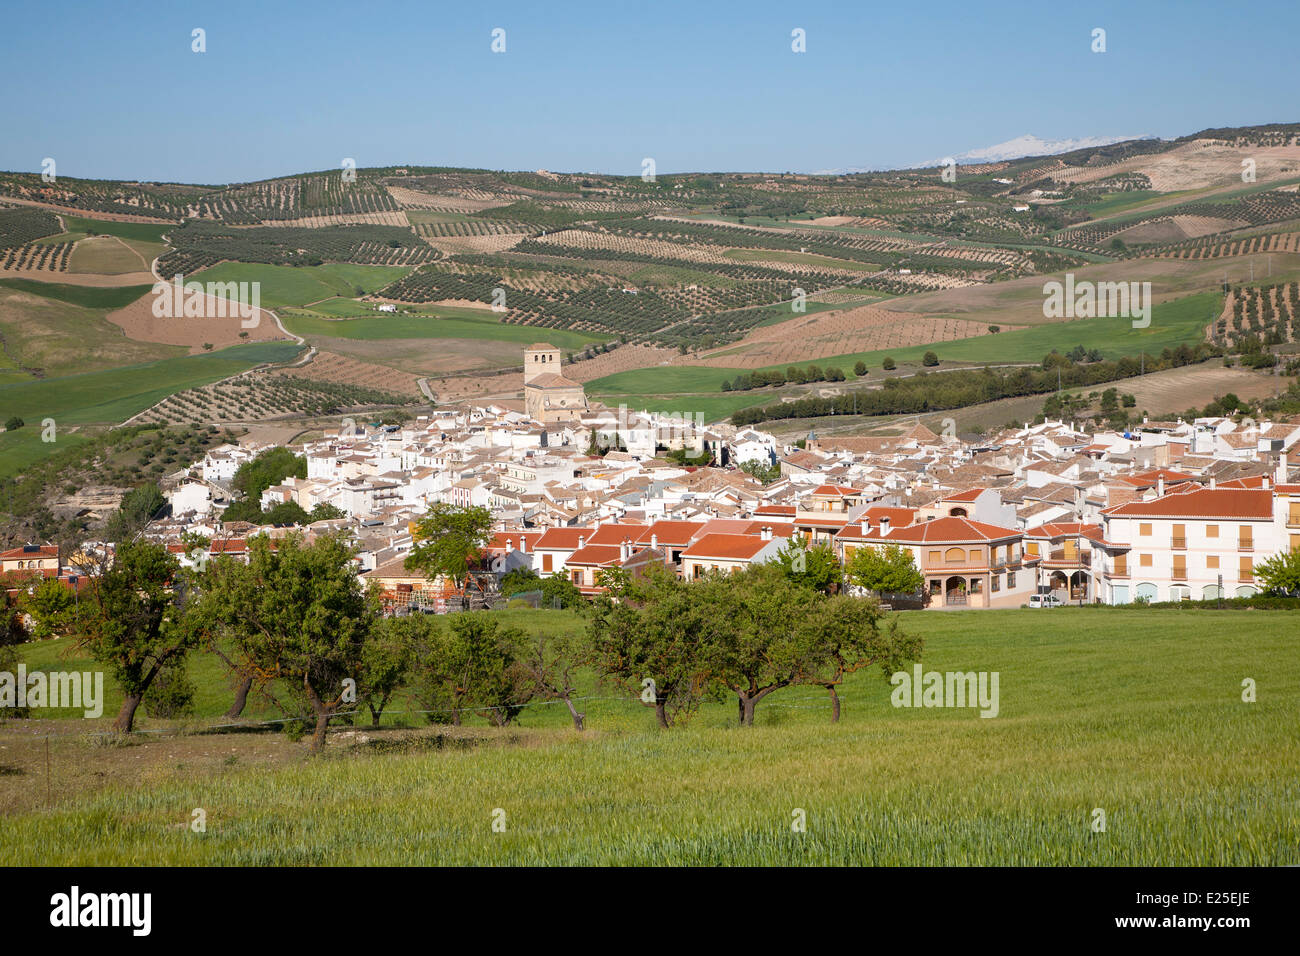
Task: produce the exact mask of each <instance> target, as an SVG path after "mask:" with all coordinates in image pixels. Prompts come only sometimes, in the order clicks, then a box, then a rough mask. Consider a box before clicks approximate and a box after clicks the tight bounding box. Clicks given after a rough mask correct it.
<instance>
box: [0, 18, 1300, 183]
mask: <svg viewBox="0 0 1300 956" xmlns="http://www.w3.org/2000/svg"><path fill="white" fill-rule="evenodd" d="M195 27H201V28H203V29H204V30H206V32H207V52H206V53H202V54H199V53H194V52H192V51H191V48H190V47H191V30H192V29H194V28H195ZM496 27H501V28H503V29H504V30H505V31H506V52H505V53H504V54H494V53H492V52H491V49H490V45H491V31H492V30H493V28H496ZM796 27H798V28H802V29H803V30H805V31H806V36H807V52H806V53H802V54H796V53H793V52H792V51H791V48H790V45H791V30H792V29H794V28H796ZM1094 27H1102V28H1104V29H1105V30H1106V31H1107V52H1106V53H1104V54H1097V53H1093V52H1092V51H1091V49H1090V44H1091V32H1092V30H1093V28H1094ZM1298 28H1300V4H1296V3H1295V2H1294V0H1290V2H1281V0H1279V2H1273V0H1267V2H1253V3H1251V4H1249V5H1248V6H1245V7H1242V6H1239V5H1229V4H1226V3H1224V4H1216V3H1206V2H1200V0H1185V2H1163V3H1150V2H1141V0H1139V2H1134V3H1078V2H1075V3H1070V4H1061V5H1057V4H1052V3H1041V2H1040V3H988V4H981V3H972V2H970V0H960V2H951V3H950V2H947V0H923V2H916V3H897V2H894V3H886V4H881V3H876V2H870V0H860V2H849V3H841V4H832V3H815V2H799V3H791V2H785V3H776V2H765V0H754V2H735V3H708V2H695V3H677V2H672V0H665V2H655V3H628V4H622V3H618V2H616V0H605V2H600V3H585V2H584V3H562V2H556V3H538V2H530V3H518V4H515V3H498V4H492V3H487V4H454V5H451V4H443V3H437V2H398V0H393V2H385V0H374V2H355V3H351V2H349V3H342V2H336V0H313V2H310V3H308V2H289V0H259V2H245V0H224V2H210V3H185V2H176V0H167V2H159V0H130V2H127V3H108V2H101V3H90V2H76V0H73V2H65V3H60V4H57V5H54V6H50V5H47V4H35V3H28V4H11V5H9V6H8V8H7V9H6V11H5V16H4V20H3V32H0V64H3V66H2V67H0V69H2V70H3V77H4V86H5V92H4V94H3V95H2V96H0V168H3V169H10V170H29V171H39V170H40V164H41V160H42V158H44V157H46V156H50V157H54V158H55V160H56V161H57V163H58V172H59V174H60V175H64V176H88V177H97V178H109V179H142V180H158V181H164V180H165V181H181V182H203V183H224V182H238V181H247V180H253V179H261V178H266V177H270V176H276V175H283V174H288V173H294V172H302V171H307V170H314V169H336V168H338V166H339V163H340V161H341V160H342V159H343V158H344V157H352V158H355V159H356V161H357V164H358V165H360V166H380V165H389V164H396V163H412V164H416V163H418V164H425V165H447V166H481V167H487V168H491V169H538V168H546V169H552V170H563V171H599V172H610V173H625V174H629V175H632V174H639V173H640V171H641V160H642V158H643V157H647V156H649V157H653V158H654V159H655V162H656V165H657V170H658V172H659V173H661V174H663V173H670V172H681V171H696V170H705V171H715V170H768V171H785V170H792V171H813V170H818V169H826V168H834V167H850V166H860V167H889V166H900V165H908V164H911V163H915V162H920V161H924V160H929V159H931V158H934V157H938V156H945V155H953V154H956V153H961V152H964V151H966V150H969V149H973V148H978V147H982V146H989V145H992V144H994V143H1000V142H1003V141H1005V140H1008V139H1012V138H1014V137H1016V136H1020V135H1022V134H1025V133H1032V134H1035V135H1037V136H1041V137H1043V138H1045V139H1058V138H1071V137H1083V136H1107V135H1152V134H1154V135H1161V136H1166V137H1172V136H1177V135H1181V134H1184V133H1189V132H1194V131H1196V130H1199V129H1203V128H1206V127H1213V126H1237V125H1251V124H1257V123H1268V122H1289V121H1297V120H1300V96H1298V95H1297V93H1296V85H1295V75H1294V65H1295V54H1294V46H1293V44H1294V38H1295V36H1296V35H1297V33H1298Z"/></svg>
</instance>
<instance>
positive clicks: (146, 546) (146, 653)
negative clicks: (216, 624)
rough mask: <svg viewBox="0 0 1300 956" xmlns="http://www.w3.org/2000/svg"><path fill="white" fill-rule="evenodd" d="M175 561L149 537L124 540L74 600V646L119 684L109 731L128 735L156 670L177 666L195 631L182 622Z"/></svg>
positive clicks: (182, 592)
mask: <svg viewBox="0 0 1300 956" xmlns="http://www.w3.org/2000/svg"><path fill="white" fill-rule="evenodd" d="M179 572H180V565H179V564H178V563H177V561H176V559H175V558H173V557H172V556H171V554H170V553H169V552H168V551H167V549H166V548H165V547H163V546H162V545H160V544H155V543H153V542H151V541H143V540H136V541H124V542H122V543H121V544H119V545H118V546H117V548H116V549H115V552H114V553H113V555H112V557H111V559H110V558H109V557H108V556H107V555H105V556H104V557H103V559H102V560H101V562H100V564H99V567H98V569H97V572H96V573H94V574H92V575H90V576H89V588H88V591H89V593H88V595H87V597H86V599H84V600H82V601H81V602H80V603H79V608H80V611H79V613H78V615H77V620H78V624H77V630H78V639H77V642H78V645H79V646H80V647H82V648H84V649H85V650H86V651H88V652H89V653H90V655H91V656H92V657H93V658H94V659H95V660H97V661H99V662H100V663H101V664H103V665H104V666H106V667H107V668H108V669H109V670H110V671H111V672H112V674H113V677H114V678H115V679H116V680H117V682H118V684H119V685H120V686H121V688H122V693H123V698H122V708H121V710H119V711H118V715H117V719H116V720H115V721H114V722H113V730H114V731H116V732H118V733H130V732H131V730H132V728H133V727H134V725H135V712H136V709H137V708H138V707H139V706H140V701H141V700H142V699H143V698H144V695H145V692H146V691H147V690H148V689H149V685H150V684H152V683H153V680H154V678H155V677H157V676H158V673H159V671H161V670H162V669H163V667H165V666H168V665H176V664H179V663H180V662H181V661H182V660H183V659H184V657H185V654H186V652H188V650H189V649H190V648H191V647H192V646H194V644H195V642H196V639H197V635H196V633H195V631H194V630H193V628H191V627H189V626H188V625H187V622H186V621H185V615H184V610H183V606H184V604H185V601H186V589H185V588H184V587H181V586H177V585H180V584H182V581H181V579H180V575H179Z"/></svg>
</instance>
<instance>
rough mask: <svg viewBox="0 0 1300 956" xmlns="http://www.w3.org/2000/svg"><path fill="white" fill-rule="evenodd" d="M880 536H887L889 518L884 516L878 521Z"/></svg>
mask: <svg viewBox="0 0 1300 956" xmlns="http://www.w3.org/2000/svg"><path fill="white" fill-rule="evenodd" d="M880 536H881V537H882V538H885V537H888V536H889V516H888V515H885V516H884V517H883V518H881V519H880Z"/></svg>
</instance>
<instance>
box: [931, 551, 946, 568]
mask: <svg viewBox="0 0 1300 956" xmlns="http://www.w3.org/2000/svg"><path fill="white" fill-rule="evenodd" d="M942 562H943V552H942V551H931V552H930V566H931V567H933V566H934V565H936V564H941V563H942Z"/></svg>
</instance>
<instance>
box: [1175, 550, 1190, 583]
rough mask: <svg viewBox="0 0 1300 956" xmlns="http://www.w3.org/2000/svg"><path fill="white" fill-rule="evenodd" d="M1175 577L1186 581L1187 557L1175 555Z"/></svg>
mask: <svg viewBox="0 0 1300 956" xmlns="http://www.w3.org/2000/svg"><path fill="white" fill-rule="evenodd" d="M1174 577H1175V578H1176V579H1177V578H1181V579H1183V580H1186V578H1187V555H1185V554H1175V555H1174Z"/></svg>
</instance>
